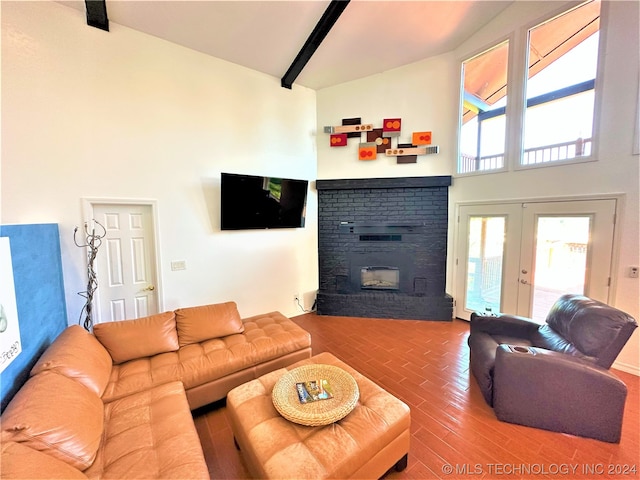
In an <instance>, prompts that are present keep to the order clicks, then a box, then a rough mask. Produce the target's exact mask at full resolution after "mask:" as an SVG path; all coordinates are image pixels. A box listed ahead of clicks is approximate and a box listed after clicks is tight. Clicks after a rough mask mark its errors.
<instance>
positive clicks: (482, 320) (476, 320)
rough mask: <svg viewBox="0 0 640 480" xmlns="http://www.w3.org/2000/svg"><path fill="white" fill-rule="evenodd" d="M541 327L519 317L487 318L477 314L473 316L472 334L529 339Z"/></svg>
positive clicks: (536, 323) (504, 315) (501, 316)
mask: <svg viewBox="0 0 640 480" xmlns="http://www.w3.org/2000/svg"><path fill="white" fill-rule="evenodd" d="M541 325H542V324H540V323H538V322H536V321H535V320H532V319H531V318H526V317H519V316H517V315H507V314H502V315H498V316H485V315H481V314H478V313H475V312H474V313H472V314H471V333H475V332H484V333H488V334H489V335H501V336H506V337H518V338H527V339H529V338H531V337H532V336H533V335H534V334H535V332H536V331H537V330H538V328H540V326H541Z"/></svg>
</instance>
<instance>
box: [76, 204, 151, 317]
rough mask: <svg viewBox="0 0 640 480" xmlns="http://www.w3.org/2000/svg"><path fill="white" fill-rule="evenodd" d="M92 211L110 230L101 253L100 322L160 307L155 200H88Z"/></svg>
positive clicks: (98, 265) (96, 308) (98, 261)
mask: <svg viewBox="0 0 640 480" xmlns="http://www.w3.org/2000/svg"><path fill="white" fill-rule="evenodd" d="M87 202H88V206H87V209H86V211H87V213H88V217H90V218H92V219H95V220H96V221H97V222H99V223H100V224H101V225H102V226H103V227H104V230H105V237H104V238H103V239H102V246H101V248H100V250H99V251H98V255H97V257H96V275H97V279H98V289H97V291H96V295H95V297H94V298H95V301H96V305H95V306H94V312H96V318H95V321H96V323H103V322H112V321H117V320H128V319H134V318H141V317H146V316H149V315H153V314H155V313H158V312H159V311H160V285H159V278H158V261H157V247H156V224H157V223H156V221H155V204H154V203H153V202H135V201H131V202H129V201H123V202H122V203H118V202H115V203H112V202H111V201H109V202H103V201H91V200H89V201H87Z"/></svg>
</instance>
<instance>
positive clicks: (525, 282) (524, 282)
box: [520, 278, 529, 285]
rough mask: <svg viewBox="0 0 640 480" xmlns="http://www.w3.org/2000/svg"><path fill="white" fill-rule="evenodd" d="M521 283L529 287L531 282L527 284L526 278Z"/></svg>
mask: <svg viewBox="0 0 640 480" xmlns="http://www.w3.org/2000/svg"><path fill="white" fill-rule="evenodd" d="M520 283H521V284H523V285H529V282H527V281H526V280H525V279H524V278H523V279H522V280H520Z"/></svg>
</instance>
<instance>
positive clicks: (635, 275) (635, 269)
mask: <svg viewBox="0 0 640 480" xmlns="http://www.w3.org/2000/svg"><path fill="white" fill-rule="evenodd" d="M629 276H630V277H631V278H638V267H629Z"/></svg>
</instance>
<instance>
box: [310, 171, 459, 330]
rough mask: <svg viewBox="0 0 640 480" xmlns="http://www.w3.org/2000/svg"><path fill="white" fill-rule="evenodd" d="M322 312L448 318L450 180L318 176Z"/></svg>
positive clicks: (319, 305)
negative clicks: (447, 264)
mask: <svg viewBox="0 0 640 480" xmlns="http://www.w3.org/2000/svg"><path fill="white" fill-rule="evenodd" d="M316 185H317V189H318V202H319V208H318V211H319V214H318V227H319V233H318V245H319V273H320V279H319V280H320V281H319V284H320V288H319V291H318V297H317V311H318V314H320V315H342V316H359V317H370V318H405V319H422V320H444V321H450V320H451V319H452V316H453V299H452V298H451V296H449V295H447V294H446V292H445V281H446V279H445V276H446V259H447V230H448V202H449V194H448V187H449V186H450V185H451V177H449V176H444V177H403V178H386V179H346V180H318V181H317V184H316Z"/></svg>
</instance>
